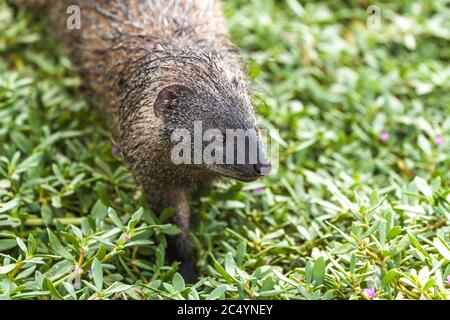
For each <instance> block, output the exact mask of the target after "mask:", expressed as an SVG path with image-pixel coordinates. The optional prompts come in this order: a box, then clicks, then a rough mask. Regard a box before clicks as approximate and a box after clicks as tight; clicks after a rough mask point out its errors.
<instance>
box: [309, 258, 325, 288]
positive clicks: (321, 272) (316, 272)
mask: <svg viewBox="0 0 450 320" xmlns="http://www.w3.org/2000/svg"><path fill="white" fill-rule="evenodd" d="M312 274H313V281H315V283H316V285H321V284H322V283H323V279H324V277H325V259H324V258H323V257H319V258H318V259H317V260H316V262H315V263H314V267H313V271H312Z"/></svg>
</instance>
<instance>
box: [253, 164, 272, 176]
mask: <svg viewBox="0 0 450 320" xmlns="http://www.w3.org/2000/svg"><path fill="white" fill-rule="evenodd" d="M271 169H272V165H271V164H270V163H257V164H254V165H253V171H254V172H255V173H256V174H257V175H259V176H266V175H268V174H269V173H270V170H271Z"/></svg>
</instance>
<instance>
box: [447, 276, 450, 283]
mask: <svg viewBox="0 0 450 320" xmlns="http://www.w3.org/2000/svg"><path fill="white" fill-rule="evenodd" d="M447 284H449V285H450V274H449V275H448V276H447Z"/></svg>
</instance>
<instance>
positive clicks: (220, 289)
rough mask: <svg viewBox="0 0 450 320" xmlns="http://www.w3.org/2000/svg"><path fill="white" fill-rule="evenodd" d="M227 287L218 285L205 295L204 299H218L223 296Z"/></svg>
mask: <svg viewBox="0 0 450 320" xmlns="http://www.w3.org/2000/svg"><path fill="white" fill-rule="evenodd" d="M226 290H227V288H226V287H225V286H223V285H222V286H218V287H217V288H215V289H214V290H213V291H212V292H211V293H210V294H209V295H207V296H206V298H205V299H206V300H218V299H220V298H222V297H223V295H224V293H225V292H226Z"/></svg>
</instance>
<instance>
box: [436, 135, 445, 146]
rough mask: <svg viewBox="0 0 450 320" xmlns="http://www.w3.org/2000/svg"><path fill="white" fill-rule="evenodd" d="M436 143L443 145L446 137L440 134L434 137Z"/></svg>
mask: <svg viewBox="0 0 450 320" xmlns="http://www.w3.org/2000/svg"><path fill="white" fill-rule="evenodd" d="M434 143H436V145H438V146H440V145H442V144H443V143H444V137H443V136H441V135H440V134H438V135H437V136H435V137H434Z"/></svg>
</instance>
